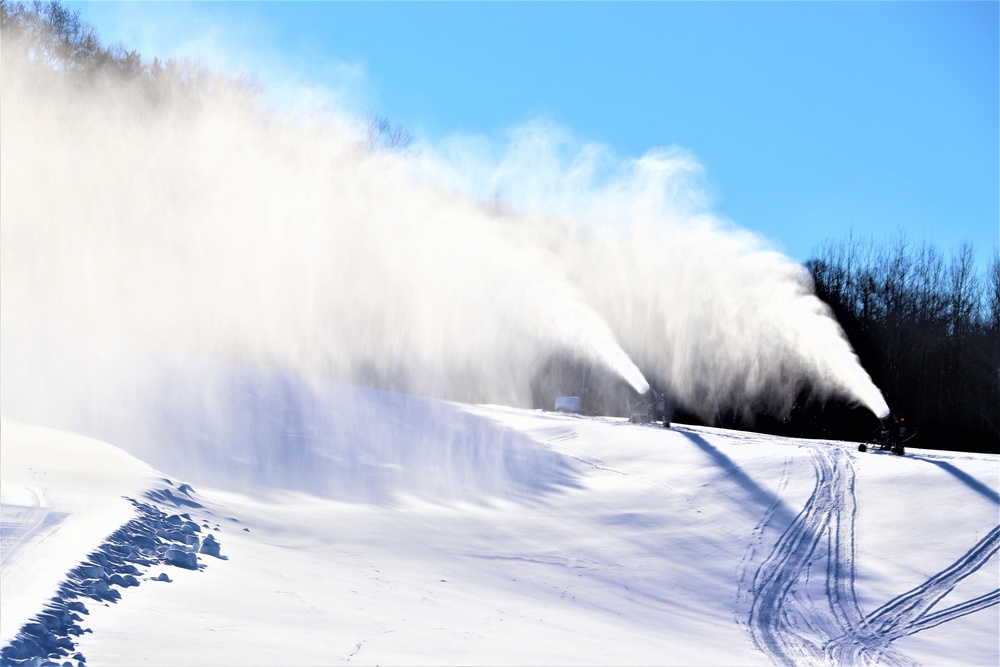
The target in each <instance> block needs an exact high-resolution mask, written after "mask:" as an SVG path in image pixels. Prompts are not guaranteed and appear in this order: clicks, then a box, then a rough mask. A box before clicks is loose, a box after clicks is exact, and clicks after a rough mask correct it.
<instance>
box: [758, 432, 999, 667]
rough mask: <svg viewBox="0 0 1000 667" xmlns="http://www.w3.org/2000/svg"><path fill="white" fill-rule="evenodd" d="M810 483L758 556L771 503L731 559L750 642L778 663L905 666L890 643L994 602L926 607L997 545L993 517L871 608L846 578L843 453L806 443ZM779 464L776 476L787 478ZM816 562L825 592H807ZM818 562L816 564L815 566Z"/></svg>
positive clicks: (849, 532)
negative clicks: (947, 558) (951, 553)
mask: <svg viewBox="0 0 1000 667" xmlns="http://www.w3.org/2000/svg"><path fill="white" fill-rule="evenodd" d="M810 453H811V455H812V463H813V467H814V469H815V472H816V483H815V486H814V488H813V491H812V493H811V495H810V496H809V498H808V500H807V501H806V503H805V506H804V507H803V508H802V511H801V512H799V514H798V515H797V516H796V517H795V519H794V520H793V521H792V523H791V524H790V525H789V526H788V528H786V529H785V531H784V533H782V534H781V536H780V537H779V538H778V540H777V542H776V543H775V545H774V547H773V548H772V549H771V550H770V552H769V553H768V554H767V555H766V557H764V558H763V559H762V560H760V557H761V554H762V552H761V545H762V541H763V534H764V532H765V531H766V529H767V526H768V524H769V523H770V522H771V520H772V519H773V517H774V509H775V507H774V506H772V507H771V508H769V510H768V511H767V512H766V513H765V515H764V517H763V518H762V519H761V521H760V523H758V525H757V526H756V527H755V529H754V532H753V534H752V538H751V541H750V544H749V546H748V548H747V552H746V555H745V557H744V560H743V562H742V563H741V565H740V569H739V573H738V577H739V583H740V589H739V600H740V608H742V610H743V613H745V615H746V616H745V619H746V620H743V619H740V623H741V624H742V625H744V626H745V627H746V628H747V630H748V631H749V633H750V637H751V639H752V640H753V642H754V644H755V645H756V646H757V648H758V649H760V650H761V651H763V652H764V653H766V654H767V655H768V656H769V657H770V658H771V660H772V661H773V662H774V663H775V664H778V665H792V664H794V665H803V664H827V665H898V666H903V667H908V666H910V665H914V664H916V663H914V662H913V661H912V660H911V659H909V658H908V657H906V656H905V655H903V654H902V653H900V652H899V651H898V650H897V649H896V648H895V647H893V646H892V643H893V642H894V641H895V640H897V639H899V638H901V637H905V636H907V635H912V634H915V633H917V632H920V631H922V630H926V629H928V628H932V627H936V626H938V625H941V624H942V623H946V622H948V621H951V620H954V619H956V618H961V617H962V616H965V615H967V614H972V613H975V612H978V611H981V610H983V609H986V608H988V607H990V606H993V605H996V604H998V603H1000V589H997V590H994V591H993V592H991V593H987V594H985V595H981V596H979V597H977V598H974V599H971V600H966V601H964V602H961V603H958V604H955V605H952V606H950V607H947V608H945V609H942V610H939V611H937V612H935V613H930V612H931V610H932V609H933V608H934V607H935V606H936V605H937V603H938V602H940V601H941V600H942V599H943V598H944V597H945V596H947V595H948V594H949V593H950V592H951V591H952V590H953V589H954V588H955V586H956V585H958V583H959V582H960V581H962V580H963V579H965V578H966V577H968V576H969V575H971V574H973V573H974V572H976V571H977V570H979V568H981V567H982V566H983V565H985V564H986V562H987V561H989V560H990V558H992V557H993V556H994V555H995V554H996V553H997V551H998V549H1000V526H997V527H996V528H994V529H993V530H992V531H990V533H989V534H988V535H987V536H986V537H984V538H983V539H982V540H980V541H979V543H977V544H976V545H975V546H974V547H972V548H971V549H970V550H969V551H968V552H966V553H965V554H964V555H963V556H962V557H961V558H959V559H958V560H956V561H955V563H953V564H952V565H950V566H949V567H947V568H945V569H944V570H942V571H941V572H939V573H938V574H936V575H934V576H933V577H931V578H930V579H928V580H927V581H926V582H924V583H923V584H921V585H919V586H917V587H915V588H913V589H912V590H910V591H907V592H905V593H903V594H901V595H899V596H897V597H895V598H893V599H892V600H890V601H889V602H887V603H886V604H884V605H883V606H882V607H880V608H879V609H877V610H875V611H874V612H872V613H871V614H867V615H866V614H865V613H864V612H863V611H862V610H861V606H860V604H859V602H858V598H857V593H856V591H855V584H856V581H857V575H856V570H855V561H856V552H857V535H856V525H857V511H858V508H857V499H856V495H855V474H854V467H853V465H852V463H851V459H850V456H849V455H848V454H847V453H845V452H844V451H843V450H841V449H838V448H829V447H813V448H811V452H810ZM787 474H788V473H787V463H786V470H785V471H784V472H783V476H782V482H781V483H782V485H784V483H785V480H786V478H787ZM824 561H825V564H826V568H825V572H823V571H821V572H820V574H821V576H825V589H824V591H823V594H824V595H825V599H817V596H816V586H815V585H813V583H812V576H813V570H814V566H815V565H818V564H820V563H822V562H824ZM821 569H822V568H821Z"/></svg>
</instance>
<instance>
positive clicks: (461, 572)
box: [0, 383, 1000, 665]
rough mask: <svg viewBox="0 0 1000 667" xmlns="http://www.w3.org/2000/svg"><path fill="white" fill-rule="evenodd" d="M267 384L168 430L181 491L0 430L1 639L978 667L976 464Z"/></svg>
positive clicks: (111, 660) (163, 659)
mask: <svg viewBox="0 0 1000 667" xmlns="http://www.w3.org/2000/svg"><path fill="white" fill-rule="evenodd" d="M283 386H284V387H285V390H284V391H283V392H277V393H271V394H269V396H270V398H261V396H259V395H258V396H257V398H256V399H254V400H249V401H245V402H244V403H243V404H242V407H241V408H240V409H239V410H236V408H235V407H234V406H235V404H229V405H228V406H227V408H228V409H232V410H236V412H237V414H233V415H231V418H230V420H229V421H228V422H227V423H228V424H230V426H229V427H227V428H226V429H225V432H222V431H219V432H215V433H205V432H204V428H208V422H207V421H206V422H204V423H199V422H198V420H197V419H194V413H193V412H192V413H190V414H188V417H190V420H189V421H188V422H187V423H186V424H184V425H183V426H184V428H183V429H180V430H177V431H176V432H178V433H181V432H184V433H187V434H188V437H187V440H186V441H185V442H186V443H187V444H186V445H185V447H187V449H185V450H184V456H182V457H176V458H175V460H176V461H179V462H180V461H186V462H187V466H186V470H187V472H194V473H197V474H196V475H195V476H196V477H198V479H197V480H192V479H190V478H187V477H185V478H174V477H172V475H174V474H176V473H175V471H174V470H164V471H163V473H164V474H159V473H157V472H156V471H154V470H153V469H152V468H151V467H149V466H147V465H145V464H143V463H141V462H140V461H138V460H137V459H135V458H133V457H132V456H130V455H129V454H126V453H124V452H123V451H121V450H119V449H117V448H115V447H113V446H112V445H109V444H105V443H102V442H98V441H95V440H90V439H85V438H81V437H79V436H75V435H70V434H66V433H60V432H56V431H51V430H44V429H38V428H35V427H28V426H24V425H21V424H17V423H14V422H10V421H4V422H3V424H2V431H0V433H2V448H0V454H2V467H0V471H2V487H0V488H2V496H0V502H2V508H0V511H2V529H3V530H2V550H3V561H2V587H3V588H2V593H3V602H2V605H3V608H2V612H3V613H2V614H0V617H2V625H0V631H2V636H0V642H2V646H5V647H12V646H16V645H17V642H18V641H19V638H20V640H23V639H25V638H26V637H27V638H29V639H30V638H31V637H36V636H37V635H38V634H39V633H41V632H42V631H43V630H45V631H48V630H50V628H49V627H48V626H46V625H45V623H44V621H46V617H45V614H46V613H48V614H49V616H48V619H49V625H50V626H51V625H55V626H60V624H59V623H56V622H55V621H53V620H51V619H52V618H54V617H55V616H57V615H58V614H55V616H54V615H53V614H54V612H51V609H53V608H55V607H58V609H61V610H62V611H61V612H59V613H66V614H73V615H75V616H74V617H72V618H71V617H69V616H66V617H65V618H63V620H64V621H65V622H64V623H62V625H61V626H60V627H57V628H56V629H55V630H54V631H50V633H49V635H48V636H49V637H50V639H51V637H52V636H56V635H58V634H59V633H63V634H65V635H66V636H65V639H66V640H68V641H69V645H71V646H72V649H71V650H69V649H66V650H65V653H66V655H67V656H74V655H77V654H78V655H80V656H83V657H85V658H86V660H87V664H89V665H136V664H156V665H191V664H247V665H275V664H287V665H330V664H339V663H341V662H348V661H349V662H352V663H363V664H404V663H405V664H683V665H694V664H727V665H728V664H771V663H773V664H792V663H794V664H823V663H833V664H866V663H875V662H878V661H881V662H883V663H885V664H911V663H912V662H913V661H915V662H917V663H921V664H934V665H946V664H983V665H987V664H989V665H992V664H997V662H998V660H1000V649H998V627H1000V614H998V606H997V602H998V599H1000V591H998V579H1000V559H998V558H997V557H996V551H997V549H998V546H1000V529H998V523H1000V522H998V508H1000V493H998V491H1000V464H998V461H997V459H996V458H995V457H989V456H982V455H971V454H949V453H941V452H929V451H920V450H910V451H909V452H908V455H907V456H906V457H903V458H900V457H896V456H892V455H888V454H885V455H883V454H882V453H867V454H861V453H859V452H857V451H856V448H855V446H854V445H852V444H850V443H836V442H818V441H803V440H790V439H782V438H774V437H767V436H761V435H756V434H749V433H740V432H728V431H723V430H717V429H708V428H695V427H688V426H683V425H677V426H675V428H673V429H671V430H666V429H662V428H658V427H650V426H639V425H633V424H629V423H627V422H625V421H623V420H617V419H606V418H584V417H578V416H572V415H556V414H552V413H546V412H540V411H523V410H515V409H510V408H502V407H495V406H464V405H457V404H451V403H444V402H436V401H430V400H428V399H421V398H414V397H407V396H400V395H393V394H388V393H384V392H375V391H372V390H363V389H352V388H349V387H333V386H328V387H326V388H325V389H323V390H322V391H317V389H316V387H315V386H312V387H310V389H309V392H308V393H309V395H311V396H313V397H314V398H313V399H311V400H312V402H310V403H305V402H303V400H299V399H301V397H302V396H304V395H305V393H306V392H304V391H303V392H298V390H297V389H296V388H295V387H294V385H289V384H287V383H285V384H284V385H283ZM297 392H298V393H297ZM290 395H295V396H298V397H299V399H296V400H291V399H290V398H289V396H290ZM293 404H294V406H295V407H294V410H292V409H290V408H288V406H289V405H293ZM281 405H283V406H285V410H284V411H281V410H276V407H278V406H281ZM344 406H347V407H344ZM293 413H294V414H293ZM304 414H309V415H312V417H311V418H310V419H304V418H299V417H302V415H304ZM262 415H267V417H266V418H265V417H264V416H262ZM276 415H278V416H276ZM280 415H284V416H280ZM295 415H298V417H296V416H295ZM321 415H322V417H321ZM233 423H239V424H242V426H241V427H240V428H241V429H242V430H240V432H241V433H244V434H247V437H254V438H256V440H255V442H257V444H255V445H253V446H252V447H249V446H248V447H246V448H244V449H242V450H239V451H235V450H232V448H231V449H229V450H223V451H222V452H221V453H220V452H219V451H215V452H214V453H212V451H211V450H210V448H209V443H211V442H213V441H214V442H216V443H217V444H218V442H219V441H220V440H225V438H224V437H223V436H228V435H232V433H233V432H234V430H235V429H234V427H232V426H231V424H233ZM267 423H272V427H271V428H270V430H266V429H265V431H264V432H263V433H261V432H260V430H259V428H258V427H263V425H265V424H267ZM317 424H319V425H317ZM324 424H325V425H324ZM179 428H180V427H179ZM185 429H188V430H189V431H192V432H193V431H196V430H198V429H203V430H202V432H201V435H200V436H199V437H197V438H196V437H195V436H194V435H191V433H190V432H189V431H188V430H185ZM182 440H183V439H182ZM226 442H227V443H228V444H230V445H232V442H231V441H228V440H226ZM198 443H200V444H198ZM115 444H117V445H121V446H123V447H124V448H126V449H130V450H132V451H136V450H138V449H140V448H141V447H149V446H150V445H149V443H117V442H116V443H115ZM156 446H157V447H162V446H163V443H156ZM234 446H235V445H234ZM202 450H204V451H202ZM263 451H270V452H271V456H270V458H269V459H268V460H267V461H263V462H262V461H245V460H243V459H244V458H245V457H246V456H247V455H248V454H253V455H258V454H259V453H260V452H263ZM199 452H201V453H200V454H199ZM210 454H211V455H212V456H215V457H216V458H215V459H214V460H215V461H216V462H217V463H216V465H215V466H214V467H213V465H211V462H210V459H209V455H210ZM226 456H229V457H231V459H232V460H231V461H230V462H228V463H227V459H226ZM165 460H166V459H165ZM179 467H185V466H179ZM234 470H236V471H238V473H239V474H235V473H234ZM184 482H192V483H193V485H194V489H191V488H189V487H187V486H184V485H183V483H184ZM123 526H124V528H123ZM172 526H173V528H172ZM185 527H186V528H185ZM175 528H176V530H174V529H175ZM182 529H184V530H185V531H186V533H185V534H181V530H182ZM208 535H211V536H212V538H211V539H209V538H208ZM144 540H148V542H146V541H144ZM206 543H207V544H208V548H207V549H206V546H205V545H206ZM213 544H215V545H218V546H213ZM143 545H145V546H146V547H148V548H147V549H145V550H144V549H143V548H142V547H143ZM194 552H200V553H197V555H192V557H191V558H192V560H191V561H186V560H185V559H184V558H183V557H181V556H179V555H178V554H183V553H192V554H194ZM95 554H96V555H95ZM101 554H103V555H104V557H105V561H108V562H105V563H103V564H102V562H101V561H100V558H101ZM168 554H172V556H169V557H168ZM116 559H117V561H116ZM129 559H131V560H129ZM195 559H196V560H195ZM88 563H89V565H88ZM116 563H117V564H116ZM171 563H173V564H171ZM94 565H103V566H102V571H99V572H96V573H95V572H94V571H93V570H92V569H90V570H87V569H86V568H88V567H89V568H92V567H93V566H94ZM130 565H131V569H128V568H129V566H130ZM184 565H187V566H188V567H191V566H193V567H194V568H195V569H187V568H186V567H184ZM123 568H126V569H123ZM123 572H124V573H125V574H123ZM127 572H133V574H131V575H128V576H131V577H133V580H134V581H135V583H138V584H139V585H137V586H134V585H128V584H129V583H131V581H129V580H127V579H126V580H124V583H125V584H126V585H124V586H123V585H121V582H122V581H123V579H122V578H123V577H125V576H126V574H127ZM115 573H117V575H116V574H115ZM95 574H96V575H100V576H97V578H98V579H100V578H101V576H103V577H104V579H105V580H107V581H111V578H112V577H113V576H119V580H117V581H118V582H119V583H118V584H115V583H113V582H112V585H111V586H110V587H109V588H108V590H110V591H118V592H119V593H120V595H119V596H117V599H114V598H115V597H116V596H115V595H104V596H101V595H91V596H88V592H89V593H94V592H95V590H97V588H100V587H99V586H98V587H97V588H95V585H96V584H94V582H93V579H94V576H92V575H95ZM162 575H166V576H165V577H163V576H162ZM163 579H169V580H170V581H169V582H167V581H164V580H163ZM88 581H89V582H91V583H90V588H87V585H86V582H88ZM53 598H55V599H54V600H53ZM59 603H61V604H62V607H59V606H58V605H59ZM74 603H78V604H79V606H72V605H74ZM53 605H55V607H54V606H53ZM67 605H71V606H69V607H68V611H67ZM46 606H48V608H49V609H50V612H44V611H43V610H44V609H45V608H46ZM80 606H82V607H83V608H84V609H85V610H86V612H87V613H86V614H84V613H83V611H81V610H80ZM74 610H76V611H74ZM39 614H41V615H42V617H41V620H42V621H43V623H41V624H39V623H38V620H39V616H38V615H39ZM33 617H34V618H33ZM67 619H68V620H67ZM32 623H34V625H32ZM26 628H27V630H26ZM70 628H72V629H70ZM75 632H80V633H81V634H79V635H78V636H77V635H75V634H73V633H75ZM32 633H34V634H32ZM43 643H44V642H43ZM7 655H8V661H9V662H10V663H11V664H17V663H16V660H15V659H14V658H16V657H17V656H15V654H14V653H12V652H11V651H9V650H8V652H7ZM11 656H13V658H12V657H11Z"/></svg>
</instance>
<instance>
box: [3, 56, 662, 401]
mask: <svg viewBox="0 0 1000 667" xmlns="http://www.w3.org/2000/svg"><path fill="white" fill-rule="evenodd" d="M53 78H54V77H48V78H45V77H36V76H34V75H31V74H25V73H24V72H21V71H18V70H17V69H14V68H13V67H12V66H11V67H8V68H7V69H6V70H5V72H4V79H3V95H2V127H0V131H2V142H3V152H2V165H0V166H2V190H3V197H2V203H0V207H2V208H0V211H2V230H0V231H2V244H0V271H2V273H0V278H2V281H3V299H4V302H5V303H6V304H29V307H31V308H34V309H40V310H42V311H45V312H47V313H48V314H49V315H53V314H55V315H58V316H59V317H62V318H66V319H67V320H70V319H78V320H83V321H86V322H89V323H91V324H100V325H109V326H111V327H114V328H117V329H120V330H124V331H128V332H130V333H131V334H132V335H134V336H138V337H141V338H146V339H151V340H156V341H159V342H162V343H166V344H168V345H173V346H182V347H186V348H189V349H191V350H194V351H197V352H199V353H210V354H217V355H222V356H225V357H227V358H229V359H235V360H239V361H242V362H248V363H253V364H265V365H271V366H275V367H279V368H283V369H289V370H294V371H296V372H300V373H306V374H312V375H318V376H323V377H329V378H335V379H339V380H348V381H352V382H359V383H363V384H374V385H376V386H382V387H388V388H394V389H401V390H405V391H408V392H413V393H421V394H429V395H435V396H442V397H450V398H460V399H463V400H468V401H498V402H507V403H510V404H514V405H524V404H527V403H529V402H530V399H531V381H532V379H533V373H535V372H536V370H537V369H538V368H539V367H540V366H541V365H542V363H543V362H544V360H545V359H546V358H547V357H548V356H549V355H550V354H553V353H569V354H571V355H573V356H576V357H579V358H582V359H585V360H588V361H590V362H592V363H594V364H597V365H600V366H603V367H606V368H607V369H609V370H611V371H612V372H614V373H617V374H619V375H620V376H621V377H622V378H624V379H625V380H626V381H627V382H629V383H630V384H631V385H632V386H633V387H634V388H635V390H636V391H639V392H642V391H645V390H646V389H647V388H648V384H647V383H646V381H645V380H644V379H643V377H642V374H641V373H640V372H639V370H638V368H637V367H636V366H635V364H633V363H632V362H631V360H630V359H629V358H628V356H627V355H626V354H625V353H624V352H623V351H622V350H621V348H620V347H619V346H618V344H617V342H616V341H615V338H614V335H613V334H612V332H611V330H610V328H609V327H608V325H607V324H606V323H605V322H604V320H603V319H602V318H601V317H600V316H599V315H598V313H597V312H595V311H594V310H593V308H591V307H590V306H589V305H588V304H587V303H586V302H585V300H584V298H583V296H582V294H581V293H580V291H579V289H578V287H577V286H576V285H574V284H573V282H572V281H571V280H569V278H568V277H567V276H566V275H565V274H564V273H563V272H562V271H561V270H560V266H559V264H558V262H557V261H555V258H554V256H553V254H552V253H551V252H550V251H548V250H546V249H544V248H541V247H531V246H527V245H525V244H522V243H520V242H518V240H517V235H518V234H519V229H518V225H517V224H516V221H514V222H511V221H509V220H502V219H500V218H498V217H497V216H495V215H492V214H491V213H490V212H488V211H487V210H485V209H484V208H483V207H482V206H480V205H479V204H478V203H477V202H475V201H474V200H473V199H471V198H469V197H465V196H460V195H458V194H456V193H454V192H451V191H448V190H446V189H444V188H442V187H438V186H434V185H429V184H427V183H424V182H420V181H418V180H415V179H414V178H413V176H412V173H411V172H412V169H411V167H410V166H409V164H410V160H411V158H409V157H407V156H406V155H397V154H389V153H385V152H378V151H373V150H371V149H370V148H368V147H367V146H365V145H364V141H363V135H364V133H363V131H362V129H363V128H359V127H357V126H355V125H354V124H352V123H351V122H350V121H349V120H345V119H337V118H329V117H327V118H323V119H321V120H317V119H315V118H314V119H311V120H302V119H301V118H296V119H290V118H286V117H283V116H280V115H279V114H277V113H265V112H262V111H261V110H260V109H259V108H257V107H256V106H255V105H254V104H252V103H249V102H248V100H247V98H246V96H245V95H244V94H242V93H240V92H239V91H236V92H232V91H228V92H227V89H226V88H225V86H218V88H219V89H218V90H216V91H214V92H209V93H206V94H204V95H202V96H201V97H200V98H199V99H198V100H196V101H195V100H192V99H190V97H185V96H183V95H179V94H173V92H172V91H170V90H159V91H156V95H155V97H157V98H158V100H159V101H158V102H157V103H155V104H154V103H151V102H150V101H149V100H150V93H149V90H148V89H147V88H145V87H142V86H124V85H119V84H116V83H113V82H112V83H106V84H101V85H95V86H93V87H83V86H79V85H77V84H75V83H70V84H68V85H61V84H60V85H57V84H55V83H53V82H52V79H53ZM178 390H179V391H180V390H183V389H182V388H178Z"/></svg>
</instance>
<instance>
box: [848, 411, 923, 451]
mask: <svg viewBox="0 0 1000 667" xmlns="http://www.w3.org/2000/svg"><path fill="white" fill-rule="evenodd" d="M879 421H880V422H881V425H880V426H879V430H878V432H877V433H876V434H875V435H873V436H872V438H871V439H870V440H869V441H868V442H866V443H862V444H860V445H858V451H859V452H866V451H868V448H869V447H871V448H878V449H880V450H887V451H890V452H892V453H893V454H896V455H897V456H902V455H903V454H904V450H903V443H904V442H906V441H907V440H909V438H907V437H906V418H905V417H897V416H896V415H895V414H893V413H892V412H890V413H889V414H888V415H886V416H885V417H882V418H881V419H880V420H879ZM910 437H912V436H910Z"/></svg>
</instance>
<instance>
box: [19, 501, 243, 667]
mask: <svg viewBox="0 0 1000 667" xmlns="http://www.w3.org/2000/svg"><path fill="white" fill-rule="evenodd" d="M178 492H179V493H178ZM191 492H192V489H191V487H189V486H187V485H182V486H181V487H180V488H179V489H178V490H177V492H171V490H170V489H167V488H164V489H162V490H155V491H149V492H147V493H146V500H147V501H150V502H139V501H136V500H134V499H132V498H128V500H129V501H130V502H131V503H132V505H133V506H134V507H135V510H136V515H137V516H136V517H135V518H133V519H132V520H130V521H128V522H126V523H125V524H123V525H122V526H120V527H119V528H118V529H117V530H116V531H115V532H114V533H112V534H111V535H110V536H109V537H108V538H107V539H106V540H105V541H104V542H103V543H102V544H101V545H100V546H99V547H98V548H97V550H96V551H94V552H93V553H91V554H89V555H88V556H87V558H86V560H85V561H83V562H82V563H80V565H78V566H77V567H75V568H73V569H72V570H70V571H69V572H68V573H67V575H66V578H65V579H64V580H63V581H62V583H60V584H59V588H58V592H57V593H56V595H55V596H54V597H53V598H52V599H51V600H49V601H48V602H47V603H46V604H45V605H44V608H43V609H42V611H41V612H39V613H38V614H36V615H35V616H34V617H33V618H32V619H31V620H29V621H28V622H27V623H25V624H24V626H22V627H21V629H20V630H19V631H18V632H17V635H16V636H15V637H14V639H13V640H11V642H10V643H9V644H8V645H7V646H4V647H3V648H2V649H0V667H8V666H10V667H15V666H20V665H25V666H31V667H35V666H37V665H71V666H72V667H83V665H85V663H86V658H85V657H84V656H83V655H82V654H81V653H80V652H79V651H77V650H76V645H77V641H76V639H75V638H76V637H79V636H80V635H82V634H83V633H86V632H90V629H89V628H84V627H83V625H82V623H83V617H82V616H81V614H83V615H86V614H89V611H88V610H87V607H86V606H85V605H84V603H83V599H89V600H94V601H96V602H97V603H99V604H114V603H117V602H118V601H119V600H120V599H121V598H122V593H121V590H124V589H128V588H131V587H133V586H139V585H140V583H141V582H143V581H160V582H170V577H169V576H167V574H166V573H165V572H161V573H160V574H159V575H158V576H156V577H152V576H150V577H143V576H142V575H143V574H144V573H146V572H147V570H148V569H150V568H153V567H156V566H168V565H169V566H174V567H180V568H184V569H188V570H197V569H202V568H204V567H205V565H204V564H203V563H202V562H200V560H199V555H201V556H205V555H210V556H214V557H216V558H219V559H222V560H227V557H226V556H223V555H222V554H221V553H220V549H219V547H220V545H219V542H218V541H217V540H216V539H215V537H214V535H213V534H212V532H211V529H210V528H209V524H208V523H207V521H206V520H201V521H200V522H199V521H196V520H194V519H192V518H191V515H190V514H189V513H188V512H185V513H183V514H171V513H169V512H171V511H177V510H179V509H184V510H190V509H200V510H203V509H204V508H203V507H202V505H201V504H200V503H198V502H197V501H196V500H194V499H193V498H192V496H191ZM167 505H172V506H173V507H172V508H170V507H164V506H167ZM165 510H166V511H165ZM32 516H33V517H35V515H32ZM35 518H37V519H38V520H37V521H36V522H34V523H32V526H34V525H35V523H39V524H43V523H44V520H45V518H46V514H45V513H41V514H40V518H38V517H35ZM199 523H200V524H201V525H199ZM29 528H30V527H29ZM35 529H37V526H36V527H35ZM202 529H205V531H206V532H205V533H202ZM214 530H215V531H218V530H219V526H218V524H216V525H215V529H214Z"/></svg>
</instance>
